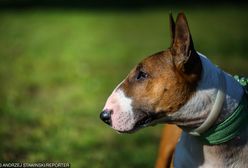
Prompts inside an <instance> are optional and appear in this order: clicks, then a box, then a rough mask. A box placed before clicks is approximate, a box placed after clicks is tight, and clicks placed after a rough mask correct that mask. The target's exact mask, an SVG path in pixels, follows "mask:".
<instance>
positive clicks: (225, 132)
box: [199, 76, 248, 145]
mask: <svg viewBox="0 0 248 168" xmlns="http://www.w3.org/2000/svg"><path fill="white" fill-rule="evenodd" d="M234 77H235V79H236V80H237V81H238V82H239V83H240V84H241V85H242V86H243V87H244V90H245V91H244V95H243V97H242V99H241V101H240V103H239V105H238V107H237V108H236V109H235V111H234V112H233V113H232V114H230V115H229V116H228V117H227V118H226V119H225V120H224V121H222V122H221V123H219V124H217V125H214V126H212V127H211V128H210V129H209V130H207V131H206V132H204V133H202V134H201V136H199V139H200V140H202V141H203V143H204V144H208V145H217V144H221V143H224V142H227V141H229V140H231V139H233V138H235V137H237V136H238V135H240V133H241V131H242V128H245V125H246V124H247V119H248V100H247V99H248V96H247V93H248V89H247V86H248V78H244V77H242V78H239V77H238V76H234ZM241 79H242V80H241Z"/></svg>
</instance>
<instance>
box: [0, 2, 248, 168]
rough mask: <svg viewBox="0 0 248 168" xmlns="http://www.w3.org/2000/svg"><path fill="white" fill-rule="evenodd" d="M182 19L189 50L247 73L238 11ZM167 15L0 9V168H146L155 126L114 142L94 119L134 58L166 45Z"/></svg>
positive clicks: (243, 20) (244, 18) (202, 12)
mask: <svg viewBox="0 0 248 168" xmlns="http://www.w3.org/2000/svg"><path fill="white" fill-rule="evenodd" d="M175 11H178V10H175ZM185 12H186V15H187V17H188V21H189V25H190V28H191V33H192V36H193V39H194V43H195V48H197V50H198V51H200V52H202V53H204V54H205V55H207V56H208V57H209V58H210V59H211V60H212V61H213V62H214V63H216V64H217V65H219V66H220V67H221V68H223V69H225V70H226V71H228V72H230V73H232V74H242V75H248V69H247V66H248V56H247V53H246V50H247V44H248V34H247V30H248V11H247V8H246V7H231V6H226V7H218V8H217V7H216V8H198V9H193V8H187V9H185ZM168 13H169V9H163V8H161V9H146V10H139V11H134V10H133V11H132V10H131V11H130V10H129V11H127V12H125V11H89V10H27V11H11V10H10V11H8V10H7V11H1V12H0V20H1V24H0V81H1V85H0V115H1V116H0V141H1V145H0V161H5V162H10V161H19V162H48V161H50V162H56V161H58V162H69V163H71V165H72V167H96V168H97V167H108V168H109V167H120V168H121V167H123V168H126V167H153V164H154V162H155V159H156V153H157V148H158V143H159V137H160V131H161V128H162V125H160V126H156V127H153V128H146V129H144V130H141V131H139V132H137V133H135V134H132V135H120V134H117V133H115V132H114V131H113V130H112V129H110V128H108V127H107V126H105V125H104V124H103V123H102V122H101V121H100V120H99V113H100V111H101V109H102V107H103V105H104V103H105V100H106V98H107V97H108V95H109V94H110V93H111V91H112V90H113V88H114V87H115V85H116V84H118V83H119V82H120V81H121V80H122V79H123V78H124V77H125V76H126V75H127V73H128V72H129V70H130V69H131V68H132V67H133V66H134V65H135V64H136V63H137V62H138V61H139V60H141V59H142V58H144V57H145V56H148V55H150V54H152V53H154V52H157V51H160V50H163V49H165V48H167V47H168V46H169V44H170V36H169V29H168ZM174 13H176V12H174ZM174 15H175V14H174Z"/></svg>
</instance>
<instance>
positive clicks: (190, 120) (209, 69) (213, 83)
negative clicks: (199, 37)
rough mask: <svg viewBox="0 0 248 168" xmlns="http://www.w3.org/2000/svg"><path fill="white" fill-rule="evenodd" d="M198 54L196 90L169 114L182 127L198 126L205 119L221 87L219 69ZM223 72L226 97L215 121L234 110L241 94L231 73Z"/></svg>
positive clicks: (220, 119)
mask: <svg viewBox="0 0 248 168" xmlns="http://www.w3.org/2000/svg"><path fill="white" fill-rule="evenodd" d="M198 54H199V56H200V59H201V62H202V67H203V69H202V77H201V80H200V81H199V83H198V86H197V89H196V92H195V94H194V95H193V96H192V97H191V99H190V100H189V101H188V102H187V103H186V104H185V105H184V106H183V107H182V108H181V109H180V110H179V111H177V112H176V113H174V114H171V116H169V117H171V119H172V120H174V122H175V124H177V125H179V126H182V127H184V128H193V127H198V126H199V125H201V124H202V123H203V122H204V121H205V120H206V118H207V116H208V115H209V113H210V111H211V109H212V107H213V104H214V102H215V99H216V95H217V92H218V89H219V88H220V87H221V86H220V83H219V76H218V74H219V73H218V71H220V69H219V68H218V67H216V66H215V65H214V64H212V63H211V62H210V61H209V60H208V59H207V58H206V57H205V56H204V55H202V54H200V53H198ZM223 74H224V76H225V82H226V97H225V101H224V104H223V107H222V110H221V112H220V115H219V117H218V119H217V120H216V123H219V122H221V121H223V120H224V119H225V118H226V117H227V116H228V115H229V114H230V113H232V112H233V111H234V110H235V108H236V107H237V106H238V104H239V102H240V100H241V98H242V95H243V88H242V87H241V86H240V84H239V83H238V82H237V81H236V80H235V79H234V78H233V77H232V76H231V75H229V74H227V73H225V72H223ZM181 121H183V122H181Z"/></svg>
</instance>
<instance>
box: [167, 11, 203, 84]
mask: <svg viewBox="0 0 248 168" xmlns="http://www.w3.org/2000/svg"><path fill="white" fill-rule="evenodd" d="M171 51H172V55H173V58H174V63H175V65H176V67H177V69H178V70H179V72H181V73H182V75H183V76H184V77H186V78H187V79H188V80H189V81H190V82H194V81H195V79H198V76H200V74H199V73H201V61H200V58H199V56H198V54H197V52H196V51H195V49H194V44H193V40H192V38H191V34H190V30H189V26H188V22H187V19H186V17H185V15H184V14H183V13H179V14H178V16H177V20H176V24H175V35H174V40H173V44H172V47H171ZM197 75H198V76H197Z"/></svg>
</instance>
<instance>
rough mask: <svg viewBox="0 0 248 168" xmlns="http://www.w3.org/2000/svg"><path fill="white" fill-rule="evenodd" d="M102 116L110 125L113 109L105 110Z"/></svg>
mask: <svg viewBox="0 0 248 168" xmlns="http://www.w3.org/2000/svg"><path fill="white" fill-rule="evenodd" d="M100 118H101V119H102V120H103V121H104V122H105V123H106V124H108V125H111V110H104V111H103V112H101V114H100Z"/></svg>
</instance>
